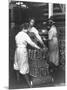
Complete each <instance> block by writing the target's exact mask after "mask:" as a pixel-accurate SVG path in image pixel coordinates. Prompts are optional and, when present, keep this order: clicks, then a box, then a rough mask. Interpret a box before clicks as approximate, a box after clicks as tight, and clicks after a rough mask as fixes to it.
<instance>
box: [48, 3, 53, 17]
mask: <svg viewBox="0 0 67 90" xmlns="http://www.w3.org/2000/svg"><path fill="white" fill-rule="evenodd" d="M48 10H49V11H48V18H50V17H51V16H53V4H52V3H49V8H48Z"/></svg>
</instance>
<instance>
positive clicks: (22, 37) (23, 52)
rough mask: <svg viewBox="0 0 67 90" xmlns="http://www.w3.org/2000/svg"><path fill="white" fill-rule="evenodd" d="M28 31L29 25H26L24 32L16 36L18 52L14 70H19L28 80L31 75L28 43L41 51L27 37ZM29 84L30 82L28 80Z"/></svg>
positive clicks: (16, 52)
mask: <svg viewBox="0 0 67 90" xmlns="http://www.w3.org/2000/svg"><path fill="white" fill-rule="evenodd" d="M27 29H28V27H27V25H24V26H23V29H22V31H20V32H19V33H18V34H17V35H16V36H15V41H16V51H15V60H14V70H19V72H20V73H21V74H22V75H25V77H26V79H28V77H27V76H28V74H29V64H28V53H27V43H28V44H30V45H31V46H32V47H35V48H37V49H40V47H39V46H37V45H36V44H35V43H34V42H33V41H32V40H31V38H30V37H29V36H28V35H27V33H26V30H27ZM27 82H29V80H27ZM28 84H30V83H28Z"/></svg>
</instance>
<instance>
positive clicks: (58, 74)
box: [9, 58, 65, 89]
mask: <svg viewBox="0 0 67 90" xmlns="http://www.w3.org/2000/svg"><path fill="white" fill-rule="evenodd" d="M11 59H12V58H11ZM9 65H10V66H9V88H10V89H22V88H29V86H28V83H27V82H26V80H25V79H24V77H23V76H22V75H20V80H17V78H16V72H15V71H14V70H13V61H12V60H11V62H10V64H9ZM53 78H54V82H53V83H48V84H40V85H36V86H33V88H35V87H37V88H38V87H52V86H62V85H64V83H65V72H64V70H62V69H61V68H60V67H59V68H58V69H57V70H56V71H55V73H54V74H53Z"/></svg>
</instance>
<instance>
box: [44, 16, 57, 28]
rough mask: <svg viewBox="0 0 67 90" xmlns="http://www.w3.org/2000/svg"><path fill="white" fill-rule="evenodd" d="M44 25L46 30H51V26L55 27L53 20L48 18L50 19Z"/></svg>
mask: <svg viewBox="0 0 67 90" xmlns="http://www.w3.org/2000/svg"><path fill="white" fill-rule="evenodd" d="M46 25H47V28H48V26H49V27H50V28H51V26H52V25H56V23H55V22H54V20H53V17H50V18H49V19H48V20H47V23H46Z"/></svg>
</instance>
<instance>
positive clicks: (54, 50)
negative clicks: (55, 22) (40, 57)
mask: <svg viewBox="0 0 67 90" xmlns="http://www.w3.org/2000/svg"><path fill="white" fill-rule="evenodd" d="M48 38H49V60H50V61H51V62H52V63H54V64H55V65H56V66H57V65H59V49H58V38H57V29H56V27H55V26H52V27H51V29H50V30H49V32H48Z"/></svg>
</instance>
